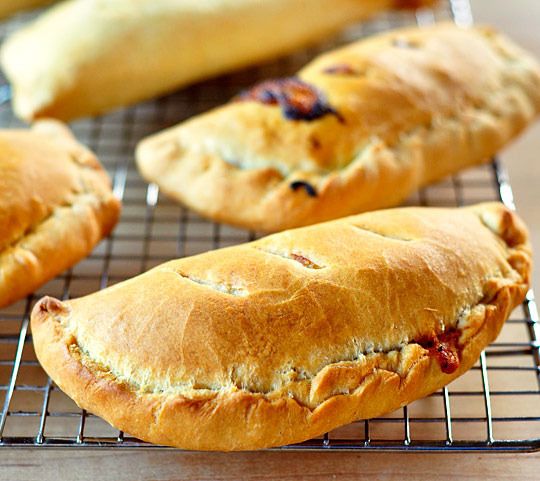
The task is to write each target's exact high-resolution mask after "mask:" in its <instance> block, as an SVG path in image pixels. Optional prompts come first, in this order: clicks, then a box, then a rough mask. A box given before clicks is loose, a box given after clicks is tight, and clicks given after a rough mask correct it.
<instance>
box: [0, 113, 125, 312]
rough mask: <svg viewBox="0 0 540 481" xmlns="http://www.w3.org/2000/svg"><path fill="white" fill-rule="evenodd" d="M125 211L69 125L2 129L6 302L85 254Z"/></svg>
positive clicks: (1, 276) (0, 216)
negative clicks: (121, 208) (121, 212)
mask: <svg viewBox="0 0 540 481" xmlns="http://www.w3.org/2000/svg"><path fill="white" fill-rule="evenodd" d="M119 212H120V203H119V201H118V200H117V199H116V198H115V197H114V196H113V194H112V192H111V188H110V181H109V178H108V176H107V174H106V172H105V171H104V170H103V168H102V167H101V165H100V164H99V162H98V160H97V159H96V157H95V156H94V155H93V154H92V153H91V152H90V151H89V150H87V149H86V148H84V147H83V146H82V145H80V144H79V143H77V142H76V140H75V139H74V137H73V136H72V135H71V133H70V132H69V130H68V129H67V127H65V126H63V125H62V124H60V123H59V122H57V121H51V120H48V121H41V122H38V123H37V124H35V125H34V127H33V128H32V129H31V130H0V226H2V228H1V229H0V307H1V306H5V305H7V304H9V303H11V302H14V301H16V300H18V299H20V298H22V297H24V296H25V295H27V294H30V293H31V292H32V291H33V290H34V289H36V288H37V287H39V286H40V285H42V284H43V283H45V282H46V281H48V280H49V279H51V278H53V277H54V276H56V275H57V274H59V273H60V272H62V271H63V270H65V269H66V268H68V267H70V266H71V265H73V264H74V263H75V262H77V261H78V260H80V259H81V258H82V257H84V256H85V255H87V254H88V253H89V252H90V251H91V250H92V248H93V247H94V246H95V245H96V244H97V242H98V241H99V240H101V239H102V238H103V237H104V236H106V235H107V234H108V233H109V232H110V230H111V229H112V228H113V226H114V225H115V224H116V221H117V220H118V216H119Z"/></svg>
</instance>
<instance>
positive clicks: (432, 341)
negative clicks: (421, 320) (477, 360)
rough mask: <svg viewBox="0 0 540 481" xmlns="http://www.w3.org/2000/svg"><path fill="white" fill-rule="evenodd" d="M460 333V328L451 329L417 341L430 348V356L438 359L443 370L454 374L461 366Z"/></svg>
mask: <svg viewBox="0 0 540 481" xmlns="http://www.w3.org/2000/svg"><path fill="white" fill-rule="evenodd" d="M460 335H461V332H460V331H459V330H458V329H450V330H448V331H446V332H443V333H441V334H438V335H437V336H435V337H430V338H427V337H426V338H423V339H420V340H419V341H417V342H418V344H420V345H421V346H422V347H423V348H424V349H427V350H428V352H429V355H430V356H432V357H434V358H435V359H437V362H438V363H439V365H440V366H441V371H442V372H444V373H446V374H452V373H453V372H454V371H456V370H457V369H458V368H459V357H460V347H459V337H460Z"/></svg>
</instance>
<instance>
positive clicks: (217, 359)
mask: <svg viewBox="0 0 540 481" xmlns="http://www.w3.org/2000/svg"><path fill="white" fill-rule="evenodd" d="M530 270H531V253H530V248H529V244H528V241H527V231H526V228H525V227H524V225H523V224H522V222H521V221H520V220H519V219H518V217H517V216H516V215H515V214H513V213H512V212H510V211H509V210H507V209H506V208H505V207H504V206H503V205H502V204H498V203H488V204H480V205H477V206H474V207H470V208H463V209H434V208H403V209H393V210H387V211H379V212H373V213H367V214H362V215H358V216H354V217H349V218H345V219H341V220H337V221H332V222H328V223H325V224H319V225H315V226H310V227H304V228H300V229H296V230H291V231H286V232H282V233H279V234H275V235H272V236H269V237H266V238H263V239H261V240H258V241H256V242H252V243H249V244H244V245H240V246H235V247H230V248H226V249H220V250H216V251H211V252H207V253H205V254H201V255H198V256H194V257H189V258H184V259H180V260H175V261H171V262H168V263H166V264H163V265H161V266H158V267H156V268H154V269H152V270H150V271H148V272H147V273H145V274H142V275H140V276H138V277H135V278H133V279H131V280H128V281H125V282H123V283H120V284H117V285H115V286H113V287H110V288H108V289H106V290H103V291H100V292H97V293H95V294H92V295H90V296H87V297H83V298H80V299H75V300H70V301H67V302H60V301H58V300H55V299H52V298H49V297H46V298H44V299H42V300H41V301H40V302H39V303H38V304H37V305H36V306H35V308H34V311H33V313H32V333H33V340H34V346H35V350H36V354H37V356H38V359H39V361H40V362H41V364H42V366H43V367H44V368H45V370H46V371H47V373H48V374H49V375H50V376H51V377H52V379H53V380H54V381H55V382H56V383H57V385H58V386H59V387H60V388H61V389H62V390H63V391H65V392H66V393H67V394H68V395H69V396H71V397H72V398H73V399H74V400H75V401H76V402H77V404H78V405H79V406H80V407H82V408H85V409H88V410H89V411H90V412H92V413H95V414H97V415H99V416H101V417H103V418H104V419H106V420H107V421H109V422H110V423H111V424H113V425H114V426H116V427H117V428H119V429H122V430H124V431H126V432H128V433H130V434H132V435H135V436H137V437H139V438H141V439H144V440H147V441H151V442H154V443H162V444H167V445H171V446H178V447H182V448H187V449H207V450H245V449H257V448H264V447H269V446H277V445H282V444H287V443H294V442H298V441H302V440H305V439H308V438H310V437H313V436H317V435H320V434H321V433H323V432H325V431H328V430H331V429H333V428H335V427H337V426H340V425H343V424H346V423H349V422H351V421H353V420H355V419H360V418H371V417H374V416H379V415H382V414H385V413H387V412H390V411H392V410H394V409H396V408H398V407H400V406H403V405H405V404H407V403H409V402H411V401H413V400H415V399H417V398H420V397H422V396H426V395H428V394H430V393H432V392H433V391H435V390H437V389H439V388H441V387H442V386H444V385H445V384H448V383H449V382H450V381H452V380H453V379H455V378H456V377H457V376H459V375H461V374H463V373H464V372H465V371H466V370H467V369H469V368H470V367H471V366H472V365H473V364H474V363H475V361H476V360H477V359H478V356H479V354H480V352H481V351H482V349H484V347H485V346H486V345H487V344H488V343H489V342H491V341H492V340H493V339H494V338H495V337H496V336H497V334H498V332H499V330H500V329H501V327H502V325H503V323H504V321H505V319H506V318H507V317H508V315H509V313H510V311H511V310H512V308H513V307H514V306H516V305H517V304H518V303H519V302H521V301H522V300H523V298H524V296H525V293H526V291H527V286H528V283H529V276H530Z"/></svg>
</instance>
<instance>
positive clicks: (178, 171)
mask: <svg viewBox="0 0 540 481" xmlns="http://www.w3.org/2000/svg"><path fill="white" fill-rule="evenodd" d="M539 110H540V67H539V65H538V63H536V61H534V60H533V59H532V58H531V57H530V56H529V55H528V54H526V53H525V52H523V51H522V50H520V49H519V48H518V47H516V46H515V45H514V44H513V43H512V42H510V41H509V40H507V39H506V38H504V37H503V36H501V35H499V34H497V33H495V32H494V31H493V30H491V29H489V28H459V27H457V26H455V25H451V24H440V25H436V26H433V27H429V28H412V29H405V30H397V31H393V32H390V33H385V34H382V35H380V36H376V37H373V38H367V39H365V40H361V41H359V42H357V43H353V44H352V45H349V46H346V47H344V48H341V49H339V50H336V51H333V52H330V53H328V54H325V55H323V56H321V57H319V58H317V59H315V60H314V61H313V62H311V63H310V64H309V65H308V66H307V67H305V68H304V69H303V70H301V71H300V72H299V73H298V75H297V76H295V77H291V78H282V79H274V80H269V81H264V82H262V83H261V84H259V85H257V86H255V87H253V88H252V89H250V90H248V91H246V92H242V93H240V94H239V95H238V96H237V97H236V98H235V99H233V101H232V102H230V103H229V104H228V105H225V106H224V107H221V108H218V109H216V110H213V111H211V112H209V113H206V114H203V115H200V116H197V117H195V118H193V119H191V120H188V121H186V122H183V123H181V124H180V125H178V126H176V127H172V128H170V129H168V130H165V131H163V132H161V133H158V134H156V135H153V136H151V137H150V138H148V139H146V140H143V142H142V143H141V144H140V145H139V147H138V151H137V162H138V166H139V169H140V171H141V173H142V175H143V176H144V177H145V178H146V179H147V180H149V181H151V182H155V183H157V184H158V185H159V186H160V187H161V189H162V191H163V192H164V193H166V194H168V195H169V196H171V197H173V198H174V199H177V200H179V201H180V202H182V203H184V204H185V205H186V206H188V207H190V208H192V209H193V210H195V211H197V212H199V213H200V214H202V215H204V216H207V217H209V218H211V219H214V220H217V221H220V222H227V223H230V224H234V225H238V226H242V227H246V228H249V229H255V230H262V231H278V230H282V229H286V228H290V227H295V226H301V225H307V224H312V223H316V222H320V221H324V220H328V219H332V218H338V217H342V216H345V215H350V214H354V213H358V212H362V211H367V210H373V209H377V208H381V207H388V206H393V205H396V204H398V203H400V202H401V201H403V200H404V199H405V198H407V197H408V196H409V194H411V193H412V192H413V191H415V190H416V189H417V188H418V187H419V186H423V185H425V184H428V183H430V182H433V181H435V180H438V179H440V178H442V177H444V176H446V175H448V174H450V173H453V172H456V171H458V170H460V169H462V168H465V167H468V166H471V165H474V164H478V163H481V162H484V161H487V160H488V159H489V158H490V157H491V156H492V155H493V154H495V153H496V152H497V151H499V150H500V149H501V148H502V147H504V146H505V145H506V144H507V143H508V142H509V141H510V140H511V139H513V138H514V137H515V136H516V135H517V134H518V133H519V132H521V131H522V130H523V129H524V128H525V127H526V126H527V125H528V124H529V123H530V122H531V121H532V120H533V119H534V117H535V116H536V115H537V113H538V111H539Z"/></svg>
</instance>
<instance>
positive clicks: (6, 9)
mask: <svg viewBox="0 0 540 481" xmlns="http://www.w3.org/2000/svg"><path fill="white" fill-rule="evenodd" d="M53 1H54V0H0V18H4V17H7V16H8V15H12V14H14V13H16V12H19V11H21V10H28V9H30V8H36V7H41V6H44V5H47V4H48V3H52V2H53Z"/></svg>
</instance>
